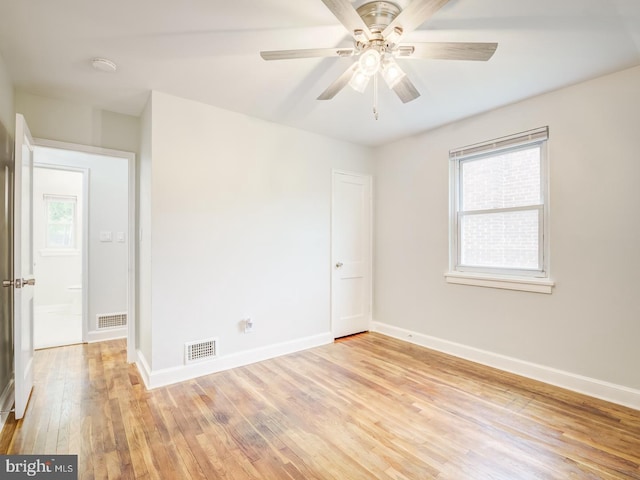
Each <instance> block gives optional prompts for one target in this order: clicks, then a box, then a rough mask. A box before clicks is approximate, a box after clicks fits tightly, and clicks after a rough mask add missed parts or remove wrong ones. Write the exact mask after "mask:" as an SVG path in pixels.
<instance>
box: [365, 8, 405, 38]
mask: <svg viewBox="0 0 640 480" xmlns="http://www.w3.org/2000/svg"><path fill="white" fill-rule="evenodd" d="M356 11H357V12H358V15H360V18H362V21H364V23H365V25H366V26H367V27H369V30H371V33H373V34H374V35H381V34H382V32H383V30H384V29H385V28H387V27H388V26H389V24H390V23H391V22H392V21H393V20H394V18H396V17H397V16H398V15H399V14H400V12H401V11H402V10H401V9H400V7H399V6H398V5H396V4H395V3H391V2H368V3H365V4H364V5H361V6H360V7H358V8H357V9H356ZM380 38H382V37H381V36H380Z"/></svg>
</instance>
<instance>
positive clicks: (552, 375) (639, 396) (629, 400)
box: [372, 322, 640, 410]
mask: <svg viewBox="0 0 640 480" xmlns="http://www.w3.org/2000/svg"><path fill="white" fill-rule="evenodd" d="M372 330H373V331H374V332H378V333H382V334H384V335H387V336H389V337H393V338H397V339H399V340H404V341H406V342H409V343H414V344H416V345H420V346H422V347H426V348H430V349H432V350H437V351H439V352H443V353H447V354H449V355H453V356H455V357H460V358H464V359H466V360H470V361H472V362H476V363H481V364H483V365H488V366H490V367H494V368H497V369H499V370H504V371H507V372H511V373H515V374H517V375H521V376H523V377H527V378H531V379H534V380H539V381H541V382H545V383H549V384H551V385H555V386H557V387H562V388H566V389H567V390H572V391H574V392H578V393H583V394H585V395H589V396H591V397H596V398H600V399H602V400H607V401H609V402H613V403H617V404H619V405H624V406H626V407H630V408H633V409H636V410H640V390H636V389H633V388H629V387H625V386H623V385H616V384H614V383H609V382H604V381H602V380H597V379H595V378H590V377H585V376H582V375H578V374H575V373H571V372H566V371H563V370H558V369H555V368H551V367H546V366H544V365H539V364H536V363H531V362H527V361H524V360H519V359H517V358H513V357H508V356H506V355H500V354H497V353H493V352H489V351H486V350H481V349H478V348H474V347H469V346H467V345H462V344H460V343H455V342H450V341H448V340H443V339H440V338H436V337H431V336H429V335H424V334H422V333H418V332H412V331H410V330H405V329H403V328H399V327H395V326H393V325H388V324H385V323H380V322H372Z"/></svg>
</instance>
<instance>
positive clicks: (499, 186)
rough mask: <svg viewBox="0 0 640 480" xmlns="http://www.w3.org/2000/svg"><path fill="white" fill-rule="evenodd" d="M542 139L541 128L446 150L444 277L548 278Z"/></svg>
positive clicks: (544, 136) (544, 140)
mask: <svg viewBox="0 0 640 480" xmlns="http://www.w3.org/2000/svg"><path fill="white" fill-rule="evenodd" d="M547 138H548V129H547V127H544V128H540V129H536V130H532V131H529V132H524V133H521V134H517V135H513V136H510V137H505V138H501V139H498V140H493V141H490V142H487V143H482V144H477V145H472V146H470V147H465V148H461V149H458V150H452V151H451V152H450V160H451V207H452V208H451V212H452V215H451V266H450V269H451V271H452V272H450V274H448V277H449V276H451V278H453V277H455V278H457V279H460V278H461V277H464V275H458V276H456V275H454V274H455V273H463V274H471V275H468V276H469V278H475V279H478V278H485V279H486V278H490V277H491V276H493V277H495V278H492V281H493V283H495V281H496V280H499V279H500V278H501V277H504V276H506V277H510V278H515V277H518V278H521V279H523V278H524V279H526V278H529V279H532V281H531V282H527V281H522V280H521V281H519V282H517V283H520V284H525V286H526V284H527V283H534V284H535V283H538V284H539V283H540V282H539V281H536V280H535V279H547V278H548V265H547V262H548V252H547V250H548V249H547V238H548V235H547V234H546V229H547V227H546V224H547V221H546V218H547V209H548V205H547V174H546V143H547ZM448 280H449V281H451V280H450V279H449V278H448ZM453 283H467V282H461V281H458V280H456V281H454V282H453ZM473 284H477V283H473ZM481 284H482V283H481ZM482 285H484V286H500V287H501V288H515V287H514V286H513V284H512V283H511V284H509V285H510V286H507V287H504V286H502V285H495V284H491V285H485V284H482ZM537 288H538V287H536V290H534V291H538V290H537ZM515 289H519V290H520V289H525V290H528V289H529V288H515ZM549 291H550V289H549Z"/></svg>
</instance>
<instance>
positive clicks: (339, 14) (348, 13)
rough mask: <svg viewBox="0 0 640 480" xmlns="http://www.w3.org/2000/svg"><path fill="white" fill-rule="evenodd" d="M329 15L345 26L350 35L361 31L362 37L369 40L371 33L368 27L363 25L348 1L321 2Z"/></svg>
mask: <svg viewBox="0 0 640 480" xmlns="http://www.w3.org/2000/svg"><path fill="white" fill-rule="evenodd" d="M322 3H324V4H325V5H326V6H327V8H328V9H329V10H331V13H333V14H334V15H335V16H336V18H337V19H338V20H339V21H340V23H341V24H342V25H344V26H345V28H346V29H347V30H349V33H350V34H351V35H354V36H355V34H354V32H355V31H356V30H362V32H363V34H364V36H365V37H366V38H367V39H369V38H371V31H370V30H369V27H367V25H366V24H365V23H364V20H362V18H360V15H358V12H356V9H355V8H353V5H351V2H350V1H349V0H322Z"/></svg>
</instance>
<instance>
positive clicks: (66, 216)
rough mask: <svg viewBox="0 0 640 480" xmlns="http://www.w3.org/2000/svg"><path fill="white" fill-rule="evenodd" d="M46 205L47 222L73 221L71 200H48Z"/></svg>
mask: <svg viewBox="0 0 640 480" xmlns="http://www.w3.org/2000/svg"><path fill="white" fill-rule="evenodd" d="M48 207H49V212H48V213H49V223H73V209H74V203H73V202H69V201H66V202H65V201H49V202H48Z"/></svg>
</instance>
